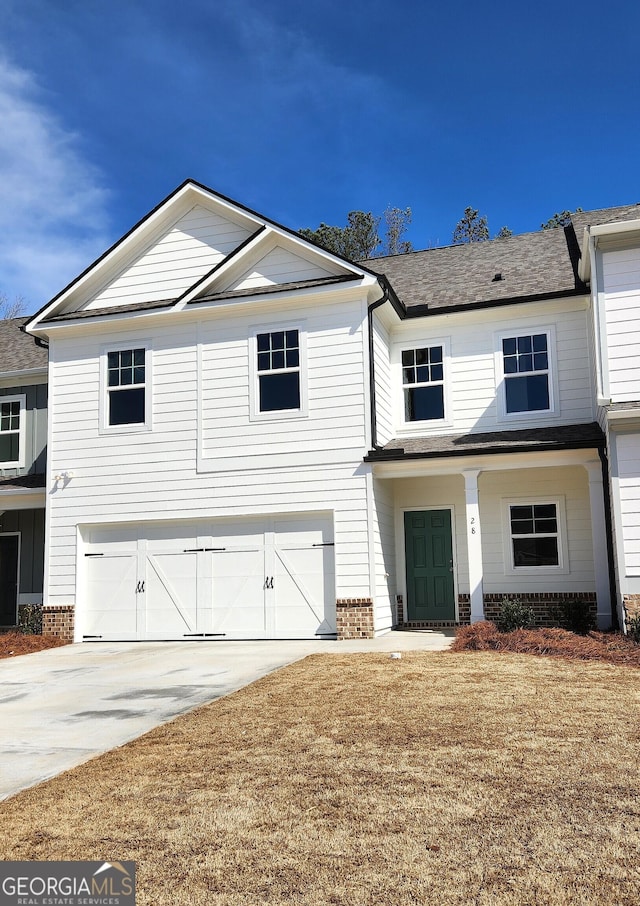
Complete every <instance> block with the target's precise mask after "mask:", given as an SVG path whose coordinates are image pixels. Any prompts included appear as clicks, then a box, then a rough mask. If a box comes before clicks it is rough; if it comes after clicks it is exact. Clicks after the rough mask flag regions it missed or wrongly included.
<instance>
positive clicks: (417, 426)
mask: <svg viewBox="0 0 640 906" xmlns="http://www.w3.org/2000/svg"><path fill="white" fill-rule="evenodd" d="M450 343H451V341H450V338H449V337H433V338H431V337H429V338H424V337H418V338H416V339H409V338H408V337H407V339H403V340H402V341H397V342H395V343H394V344H393V347H392V358H391V368H392V374H393V384H394V394H393V395H394V399H395V400H396V413H397V415H396V426H397V428H396V431H397V433H398V434H402V435H407V434H425V433H427V432H428V431H429V430H430V429H431V430H434V429H435V430H439V429H440V428H450V427H452V425H453V418H452V412H453V407H452V405H451V368H450V362H451V351H450ZM433 346H442V366H443V399H444V418H430V419H426V420H424V421H415V422H410V421H409V422H408V421H407V420H406V419H405V417H404V384H403V381H402V353H403V352H404V351H405V350H407V349H422V348H425V347H426V348H429V349H431V348H432V347H433ZM425 386H430V385H428V384H426V385H425ZM431 386H433V385H431Z"/></svg>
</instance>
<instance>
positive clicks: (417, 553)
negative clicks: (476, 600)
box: [404, 510, 456, 622]
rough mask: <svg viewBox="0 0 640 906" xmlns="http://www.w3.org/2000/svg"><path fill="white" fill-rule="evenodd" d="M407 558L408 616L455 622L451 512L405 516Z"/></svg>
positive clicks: (428, 512)
mask: <svg viewBox="0 0 640 906" xmlns="http://www.w3.org/2000/svg"><path fill="white" fill-rule="evenodd" d="M404 533H405V547H406V555H407V617H406V619H407V620H408V621H409V622H415V621H424V620H428V621H431V622H433V621H438V622H442V621H449V620H455V615H456V610H455V599H454V593H453V547H452V543H451V512H450V510H421V511H420V512H411V513H405V514H404Z"/></svg>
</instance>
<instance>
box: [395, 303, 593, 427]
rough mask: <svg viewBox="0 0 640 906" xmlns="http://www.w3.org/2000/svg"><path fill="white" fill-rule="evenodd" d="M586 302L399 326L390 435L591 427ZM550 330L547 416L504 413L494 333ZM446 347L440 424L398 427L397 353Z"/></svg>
mask: <svg viewBox="0 0 640 906" xmlns="http://www.w3.org/2000/svg"><path fill="white" fill-rule="evenodd" d="M586 304H587V301H586V299H585V300H579V299H578V300H576V299H568V300H566V301H565V302H555V301H554V302H546V303H545V302H541V303H535V304H534V303H531V302H530V303H527V304H526V305H510V306H505V307H499V308H495V309H488V310H485V311H465V312H459V313H454V314H450V315H447V316H446V317H445V316H442V317H440V316H437V315H434V316H433V317H430V318H425V319H420V320H419V321H411V322H406V321H405V322H404V323H403V324H402V325H400V326H399V327H398V328H396V329H395V330H394V331H393V334H392V343H393V349H392V360H393V366H392V367H393V395H394V412H395V423H396V434H397V435H402V434H407V435H411V434H429V435H432V434H457V433H465V434H466V433H474V432H487V431H499V430H505V429H506V428H513V429H520V428H527V427H536V426H539V425H540V424H549V423H550V422H551V423H553V424H558V425H562V424H573V423H579V422H590V421H593V419H594V417H595V413H594V389H593V375H592V368H591V357H590V352H589V339H588V323H587V309H586ZM546 328H550V329H551V330H552V332H553V335H554V336H555V359H554V361H553V363H552V366H553V376H554V377H553V383H554V385H555V388H556V390H557V399H556V404H555V410H554V412H553V413H540V414H536V413H535V412H533V413H530V414H529V415H528V416H522V415H521V414H519V415H518V417H517V418H510V417H509V416H503V415H501V413H500V407H499V405H498V395H499V394H500V393H501V392H502V388H500V387H499V386H498V374H497V368H496V353H497V351H498V349H499V341H498V336H499V335H500V334H502V333H503V332H507V333H508V334H512V335H513V336H517V335H519V334H528V333H535V332H536V331H541V330H544V329H546ZM443 341H444V343H445V344H447V343H448V345H449V352H450V359H449V361H448V363H447V366H448V367H447V381H446V382H445V384H446V386H445V399H446V401H447V404H448V409H449V412H448V418H446V420H445V422H444V423H438V422H436V421H434V422H428V423H421V424H420V425H412V424H411V423H408V424H407V423H405V422H404V413H403V404H402V377H401V365H400V353H401V350H402V349H403V348H412V347H419V346H427V345H429V344H430V343H434V344H435V343H439V342H443Z"/></svg>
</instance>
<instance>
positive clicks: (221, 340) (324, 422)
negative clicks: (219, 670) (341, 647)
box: [26, 181, 640, 641]
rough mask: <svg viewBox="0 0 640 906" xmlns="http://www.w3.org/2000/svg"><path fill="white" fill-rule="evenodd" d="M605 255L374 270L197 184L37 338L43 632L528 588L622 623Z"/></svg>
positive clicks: (277, 621) (86, 276)
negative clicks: (46, 395) (46, 626)
mask: <svg viewBox="0 0 640 906" xmlns="http://www.w3.org/2000/svg"><path fill="white" fill-rule="evenodd" d="M635 211H636V209H635V208H633V209H632V208H624V209H609V211H607V212H605V213H606V214H607V216H609V217H610V219H612V220H613V221H614V222H618V221H627V220H629V218H630V217H633V216H635ZM595 213H596V214H598V215H599V214H601V213H603V212H595ZM580 216H581V217H582V218H586V219H585V221H584V223H585V224H596V223H603V222H604V219H603V218H599V219H597V220H591V219H589V216H590V215H589V214H582V215H580ZM594 230H595V226H594V227H592V230H591V235H592V236H594V235H595V233H594ZM582 238H583V237H582V231H580V235H577V234H576V231H575V229H574V227H573V225H569V226H568V227H566V228H565V229H557V230H552V231H543V232H540V233H532V234H527V235H523V236H515V237H512V238H510V239H501V240H495V241H492V242H484V243H474V244H471V245H467V246H453V247H449V248H444V249H433V250H429V251H425V252H417V253H412V254H409V255H402V256H396V257H392V258H386V259H377V260H371V261H367V262H361V263H354V262H350V261H346V260H344V259H341V258H339V257H337V256H335V255H333V254H330V253H328V252H326V251H324V250H322V249H320V248H318V247H316V246H314V245H313V244H312V243H309V242H308V241H306V240H304V239H302V238H301V237H300V236H299V235H297V234H296V233H293V232H292V231H290V230H288V229H286V228H284V227H282V226H280V225H278V224H276V223H274V222H272V221H270V220H268V219H267V218H265V217H263V216H261V215H258V214H256V213H255V212H253V211H251V210H248V209H246V208H244V207H242V206H241V205H239V204H237V203H235V202H232V201H230V200H229V199H227V198H224V197H223V196H220V195H218V194H216V193H215V192H212V191H211V190H210V189H207V188H206V187H204V186H202V185H200V184H198V183H195V182H192V181H187V182H186V183H184V184H183V185H182V186H180V187H179V188H178V189H177V190H176V191H175V192H174V193H173V194H172V195H170V196H169V197H168V198H167V199H165V201H163V202H162V203H161V204H160V205H159V206H158V207H157V208H156V209H154V211H152V212H151V213H150V214H149V215H148V216H147V217H146V218H144V219H143V220H142V221H141V222H140V223H139V224H137V225H136V226H135V227H134V228H133V229H132V230H131V231H130V232H129V233H128V234H127V235H126V236H125V237H124V238H123V239H122V240H120V242H118V243H117V244H116V245H115V246H113V248H111V249H110V250H109V251H108V252H106V253H105V255H103V256H102V258H100V259H99V260H98V261H97V262H95V264H93V265H92V266H91V267H90V268H88V270H87V271H85V272H84V273H83V274H82V275H81V276H80V277H79V278H78V279H77V280H75V281H74V282H73V283H72V284H70V286H68V287H67V288H66V289H65V290H63V291H62V292H61V293H60V294H59V295H58V296H57V297H56V298H55V299H54V300H53V301H52V302H51V303H49V304H48V305H47V306H45V307H44V308H43V309H42V310H41V311H40V312H38V314H37V315H35V316H34V317H33V318H32V319H31V320H30V321H29V323H28V325H27V328H26V329H27V331H28V332H29V333H31V334H32V335H33V336H34V337H37V338H38V339H39V340H40V341H41V342H48V344H49V353H50V354H49V383H50V388H49V392H50V396H51V410H52V413H53V415H52V419H51V424H50V427H49V466H48V479H47V489H48V497H47V500H48V503H47V538H48V556H47V564H48V569H47V579H46V591H45V615H46V616H47V619H49V621H51V620H52V619H54V616H55V614H56V613H58V614H60V615H62V616H61V617H60V619H63V620H68V623H67V625H66V632H67V633H68V634H69V635H71V634H72V633H73V637H74V638H75V639H76V640H78V641H80V640H91V639H101V640H120V639H194V638H216V639H236V638H294V637H295V638H312V637H322V638H324V637H326V638H331V637H336V636H337V637H338V638H350V637H351V638H352V637H362V636H371V635H374V634H376V633H380V632H384V631H386V630H388V629H390V628H391V626H393V625H398V624H400V625H405V626H417V627H429V626H443V625H444V626H447V625H455V624H457V623H461V622H468V621H469V620H470V619H471V620H478V619H483V618H484V617H493V616H495V615H496V613H497V612H498V611H499V608H500V604H501V602H502V599H503V597H504V596H509V597H517V598H519V599H521V600H523V601H524V602H526V603H528V604H530V605H532V606H533V607H534V609H535V610H536V613H537V616H538V619H539V620H540V622H545V621H548V620H550V619H554V618H556V617H557V614H558V612H559V611H560V610H561V609H562V608H563V606H566V605H567V604H571V603H572V602H581V604H582V606H586V607H588V608H591V610H592V611H593V614H594V616H596V615H597V620H598V624H599V625H600V626H602V627H605V626H608V625H610V624H611V620H612V592H613V594H614V595H615V596H616V598H618V592H617V591H616V586H615V580H614V570H613V561H614V559H615V558H614V554H613V549H612V547H611V539H612V534H613V532H612V526H611V524H610V523H611V520H610V509H609V503H608V468H609V462H608V457H607V437H609V438H611V436H612V433H611V431H612V429H611V426H612V424H613V421H614V416H612V414H611V413H612V408H611V406H609V408H608V409H605V405H604V400H598V399H597V398H596V381H600V374H601V372H602V370H603V366H602V362H603V359H604V358H607V357H608V358H611V357H612V353H611V351H610V350H609V349H608V348H606V349H605V347H604V346H603V345H602V344H603V336H604V335H603V333H602V330H601V325H600V322H597V323H596V322H595V321H594V311H595V310H596V309H597V308H598V305H600V306H602V304H604V303H602V302H598V300H597V299H596V303H597V304H596V305H595V307H594V302H593V301H592V299H591V295H590V291H589V288H588V286H587V281H588V274H587V273H586V272H584V273H583V272H582V271H580V273H579V267H584V259H582V263H581V252H580V242H581V241H582ZM585 241H587V242H589V241H591V240H589V239H588V237H587V239H586V240H585ZM585 248H586V246H585ZM594 267H595V265H594ZM598 310H599V309H598ZM596 328H597V329H596ZM596 364H597V367H596ZM631 383H632V384H633V383H634V377H633V375H632V376H631ZM598 388H600V384H599V383H598ZM629 392H631V393H632V394H633V393H634V392H635V391H633V390H632V391H629ZM598 393H599V394H600V395H601V396H603V392H602V391H601V390H600V389H598ZM611 399H612V404H613V397H611ZM637 399H638V394H637V393H636V395H635V396H634V398H633V400H631V402H634V404H637V403H636V401H637ZM606 413H608V415H607V414H606ZM618 421H620V419H619V418H618ZM626 424H628V425H632V424H633V421H632V420H631V419H629V420H628V421H627V422H626ZM603 429H604V430H603ZM625 436H626V435H625ZM610 442H611V441H610ZM626 443H627V442H626V441H623V442H622V443H620V440H619V439H618V440H617V446H616V450H617V453H616V455H617V457H618V458H617V460H616V462H617V463H618V465H616V466H615V468H614V467H613V465H612V466H611V480H612V484H613V486H614V495H613V497H614V510H615V507H616V506H617V507H618V509H619V510H620V514H619V515H618V512H617V511H616V541H617V545H618V549H620V545H623V546H624V545H625V544H627V545H628V549H629V552H630V553H629V557H630V559H629V560H628V561H627V560H625V567H624V568H625V570H626V572H625V573H624V576H623V572H622V568H621V565H620V563H619V564H618V574H619V577H620V582H621V585H620V589H622V591H620V595H622V594H624V595H625V600H626V601H630V600H632V596H633V595H634V594H637V593H639V592H640V588H638V587H637V586H636V585H634V584H633V580H632V578H631V577H632V571H631V572H629V569H630V568H631V570H632V569H633V568H635V566H633V564H636V565H637V564H638V562H639V561H640V558H639V557H638V540H637V535H636V536H634V534H633V531H632V530H631V529H630V527H631V526H632V525H635V524H636V523H634V522H633V518H634V517H633V513H635V511H633V512H632V509H633V508H632V507H631V506H630V503H629V501H630V500H631V499H635V497H634V492H633V488H634V487H635V488H637V481H636V484H635V485H633V482H632V481H629V476H628V472H629V469H630V468H631V469H633V466H630V465H629V462H630V459H629V455H628V453H629V450H628V446H625V444H626ZM631 460H633V454H631ZM634 461H635V462H636V463H637V457H636V459H635V460H634ZM612 463H613V460H612ZM625 470H626V471H625ZM635 475H636V476H637V471H636V472H635ZM623 478H624V481H623ZM616 481H619V482H621V484H620V488H619V489H617V490H616V487H617V486H616ZM616 494H618V498H616ZM616 499H617V503H616ZM618 523H619V524H618ZM625 550H626V548H625ZM625 556H626V554H625ZM634 557H635V560H634ZM619 559H620V555H619V554H618V560H619ZM630 565H631V566H630ZM623 579H624V581H623ZM636 581H637V580H636ZM619 603H620V604H621V603H622V597H620V598H619ZM613 610H614V612H615V608H613ZM620 614H621V615H622V611H620ZM72 618H73V623H74V626H73V628H72Z"/></svg>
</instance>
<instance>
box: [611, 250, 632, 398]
mask: <svg viewBox="0 0 640 906" xmlns="http://www.w3.org/2000/svg"><path fill="white" fill-rule="evenodd" d="M602 292H603V294H604V303H605V320H606V329H607V348H606V351H605V354H606V357H607V360H608V372H609V395H610V397H611V401H612V402H619V403H622V402H634V401H636V400H638V399H640V388H639V384H638V350H639V349H640V249H638V248H629V249H622V250H619V251H609V252H603V253H602Z"/></svg>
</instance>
